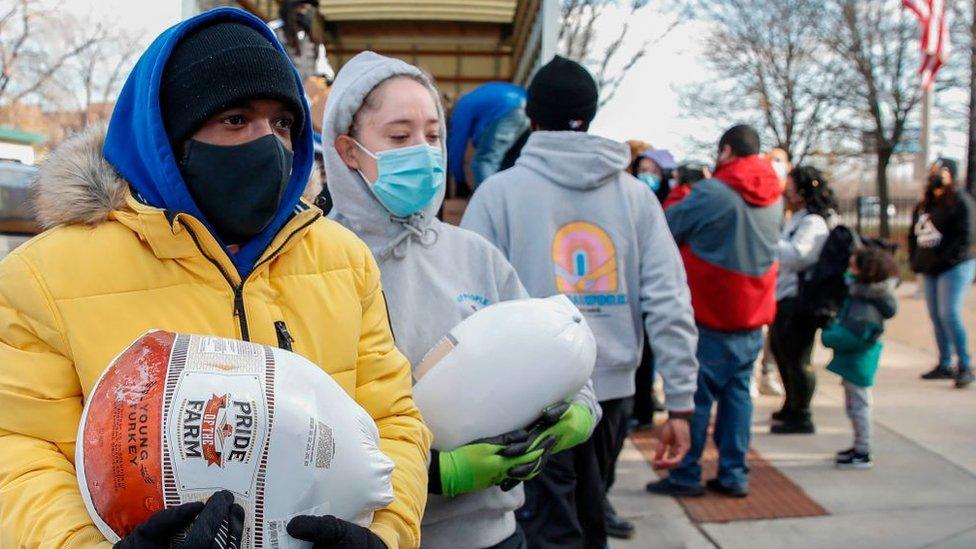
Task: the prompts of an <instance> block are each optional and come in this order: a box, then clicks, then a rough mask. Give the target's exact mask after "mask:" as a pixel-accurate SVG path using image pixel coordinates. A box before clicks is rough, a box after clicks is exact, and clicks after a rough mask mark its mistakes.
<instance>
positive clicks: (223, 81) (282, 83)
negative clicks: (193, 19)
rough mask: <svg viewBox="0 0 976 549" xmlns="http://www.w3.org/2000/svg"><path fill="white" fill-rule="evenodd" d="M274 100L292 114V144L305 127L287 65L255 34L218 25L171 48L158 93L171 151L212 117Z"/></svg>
mask: <svg viewBox="0 0 976 549" xmlns="http://www.w3.org/2000/svg"><path fill="white" fill-rule="evenodd" d="M257 98H260V99H277V100H278V101H281V102H282V103H284V104H285V106H286V107H287V108H288V109H289V110H290V111H291V112H292V113H293V114H294V115H295V123H294V125H293V126H292V128H293V129H292V139H293V140H294V139H295V138H297V137H298V136H299V135H300V134H301V132H302V128H303V127H304V118H305V111H304V110H303V109H302V99H301V90H299V89H298V84H297V83H296V82H295V74H294V72H293V71H292V65H291V61H290V60H289V59H288V58H287V57H286V56H285V54H284V53H281V52H280V51H278V50H277V49H275V47H274V45H273V44H271V42H269V41H268V39H267V38H265V37H264V36H263V35H261V33H260V32H258V31H257V30H255V29H253V28H251V27H249V26H247V25H245V24H242V23H233V22H222V23H216V24H214V25H210V26H206V27H203V28H200V29H196V30H194V31H193V32H192V33H190V34H188V35H187V36H185V37H184V38H183V39H182V40H181V41H180V42H179V43H178V44H177V45H176V47H174V48H173V52H172V54H171V55H170V57H169V59H168V60H167V62H166V68H165V69H163V76H162V82H161V85H160V90H159V106H160V109H161V110H162V115H163V123H164V124H165V125H166V134H167V135H168V136H169V141H170V145H171V146H172V147H173V150H174V151H177V150H178V149H179V146H180V145H181V144H182V143H183V142H184V141H186V140H187V139H189V137H190V135H191V134H192V133H193V132H195V131H196V130H197V129H198V128H199V127H200V126H201V125H203V123H204V122H206V121H207V119H208V118H210V117H211V116H213V115H215V114H217V113H219V112H220V111H223V110H226V109H230V108H234V107H236V106H238V105H240V103H241V102H243V101H246V100H249V99H257Z"/></svg>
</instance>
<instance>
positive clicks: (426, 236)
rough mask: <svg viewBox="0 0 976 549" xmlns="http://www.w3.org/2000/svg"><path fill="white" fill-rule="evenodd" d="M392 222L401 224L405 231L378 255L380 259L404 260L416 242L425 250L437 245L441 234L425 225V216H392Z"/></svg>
mask: <svg viewBox="0 0 976 549" xmlns="http://www.w3.org/2000/svg"><path fill="white" fill-rule="evenodd" d="M390 221H393V222H394V223H399V224H400V226H401V227H403V230H402V231H401V232H400V234H398V235H396V236H395V237H394V238H393V240H391V241H390V243H389V244H388V245H387V246H386V247H385V248H383V250H382V251H380V253H379V254H378V255H379V256H380V257H384V258H385V257H387V256H390V255H392V256H393V257H394V258H395V259H403V258H404V257H406V256H407V248H409V247H410V242H411V241H412V240H416V241H417V242H419V243H420V245H421V246H423V247H424V248H430V247H431V246H433V245H434V244H436V243H437V239H438V237H439V233H438V232H437V229H435V228H433V227H431V226H430V225H429V224H425V223H424V214H423V212H421V213H416V214H413V215H411V216H410V217H397V216H395V215H391V216H390Z"/></svg>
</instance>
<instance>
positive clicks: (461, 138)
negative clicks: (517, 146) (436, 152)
mask: <svg viewBox="0 0 976 549" xmlns="http://www.w3.org/2000/svg"><path fill="white" fill-rule="evenodd" d="M528 128H529V119H528V118H527V117H526V116H525V89H523V88H522V87H521V86H518V85H515V84H512V83H510V82H489V83H487V84H483V85H481V86H479V87H477V88H475V89H474V90H472V91H471V92H469V93H467V94H466V95H463V96H462V97H461V98H460V99H458V101H457V103H455V105H454V110H453V112H452V113H451V124H450V132H449V133H448V141H447V166H448V169H449V170H450V172H451V176H452V177H454V181H455V183H457V184H458V185H459V186H462V185H466V184H467V183H468V181H467V175H466V174H465V171H464V154H465V151H466V150H467V148H468V143H471V144H472V145H473V146H474V149H475V152H474V157H473V158H472V159H471V174H472V177H473V178H474V180H473V181H471V182H470V183H471V185H470V187H471V189H472V190H474V189H477V188H478V185H480V184H481V182H482V181H484V180H485V179H487V178H488V176H490V175H493V174H494V173H495V172H497V171H498V170H499V166H501V163H502V159H503V158H504V157H505V153H506V152H508V149H509V148H511V146H512V145H513V144H514V143H515V141H516V140H517V139H518V138H519V137H520V136H521V135H522V134H523V133H525V130H527V129H528Z"/></svg>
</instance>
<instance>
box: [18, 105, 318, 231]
mask: <svg viewBox="0 0 976 549" xmlns="http://www.w3.org/2000/svg"><path fill="white" fill-rule="evenodd" d="M105 129H106V126H105V125H104V124H96V125H93V126H91V127H89V128H86V129H84V130H82V131H80V132H78V133H76V134H74V135H72V136H71V137H69V138H68V139H66V140H65V141H64V142H62V143H61V144H60V145H58V146H57V148H55V149H54V150H53V151H51V153H50V154H49V155H48V156H47V158H46V159H45V160H44V162H43V163H42V164H41V169H40V172H39V173H38V177H37V181H36V182H35V183H34V188H33V192H32V202H33V208H34V215H35V217H36V219H37V222H38V223H39V224H40V225H41V227H43V228H44V229H50V228H52V227H57V226H58V225H70V224H77V225H98V224H99V223H102V222H104V221H106V220H107V219H108V215H109V213H110V212H112V211H113V210H120V209H123V208H125V207H126V206H125V194H126V190H127V189H128V188H129V184H128V182H126V181H125V180H124V179H122V177H121V176H120V175H119V174H118V172H116V171H115V168H113V167H112V165H111V164H109V163H108V161H107V160H105V157H104V156H103V155H102V145H104V143H105ZM315 175H316V174H313V176H312V177H309V181H308V182H307V183H306V189H305V193H304V196H306V197H307V198H306V199H307V200H308V202H309V203H313V201H314V199H315V197H316V196H317V195H318V194H319V192H321V190H322V183H321V180H320V179H319V178H317V177H315Z"/></svg>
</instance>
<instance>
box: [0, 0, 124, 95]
mask: <svg viewBox="0 0 976 549" xmlns="http://www.w3.org/2000/svg"><path fill="white" fill-rule="evenodd" d="M2 6H4V7H0V105H9V104H12V103H17V102H20V101H22V100H24V99H28V98H30V97H32V96H36V97H42V98H43V97H45V94H44V93H43V91H44V90H43V88H44V87H45V86H47V85H48V84H50V83H51V82H52V81H53V80H54V79H55V77H56V76H57V75H58V74H59V73H60V72H61V71H62V70H63V68H64V66H65V64H66V63H68V62H69V60H71V59H73V58H74V57H75V56H77V55H79V54H80V53H82V52H84V51H85V50H87V49H89V48H91V47H92V46H93V45H94V44H96V43H98V42H99V41H101V40H102V39H103V38H104V36H105V29H104V28H103V27H102V26H101V25H98V24H96V25H92V26H88V27H77V28H75V29H71V30H74V31H76V32H67V29H66V28H65V25H64V18H63V16H58V17H57V18H55V17H54V16H53V15H52V13H53V12H55V10H54V9H53V7H54V6H55V5H52V4H50V3H49V2H44V1H42V0H5V1H4V2H3V4H2Z"/></svg>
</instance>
